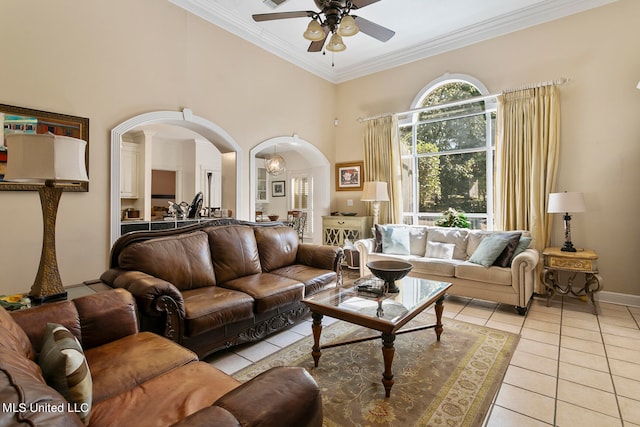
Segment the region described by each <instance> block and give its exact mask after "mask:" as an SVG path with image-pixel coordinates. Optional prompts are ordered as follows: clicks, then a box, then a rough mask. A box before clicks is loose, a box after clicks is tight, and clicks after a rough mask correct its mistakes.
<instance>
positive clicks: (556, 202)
mask: <svg viewBox="0 0 640 427" xmlns="http://www.w3.org/2000/svg"><path fill="white" fill-rule="evenodd" d="M586 210H587V209H586V206H585V204H584V195H583V194H582V193H579V192H566V191H565V192H564V193H551V194H549V205H548V207H547V212H549V213H570V212H571V213H572V212H584V211H586Z"/></svg>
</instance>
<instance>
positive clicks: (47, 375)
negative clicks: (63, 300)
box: [38, 323, 93, 425]
mask: <svg viewBox="0 0 640 427" xmlns="http://www.w3.org/2000/svg"><path fill="white" fill-rule="evenodd" d="M38 365H40V369H41V370H42V376H43V377H44V379H45V381H46V382H47V384H48V385H49V386H50V387H53V388H54V389H56V390H57V391H58V392H59V393H60V394H61V395H63V396H64V398H65V399H67V401H68V402H69V403H70V408H71V409H73V411H74V412H75V413H76V415H78V417H80V419H81V420H82V422H84V423H85V425H86V424H89V416H90V412H91V399H92V393H93V392H92V387H93V383H92V381H91V373H90V372H89V365H88V364H87V360H86V359H85V357H84V352H83V351H82V347H81V346H80V343H79V342H78V340H77V338H76V337H75V336H74V335H73V334H72V333H71V332H70V331H69V330H68V329H67V328H65V327H64V326H62V325H58V324H56V323H47V326H46V329H45V333H44V338H43V342H42V350H41V351H40V356H39V357H38Z"/></svg>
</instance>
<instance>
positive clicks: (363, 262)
mask: <svg viewBox="0 0 640 427" xmlns="http://www.w3.org/2000/svg"><path fill="white" fill-rule="evenodd" d="M353 246H354V247H355V248H356V250H357V251H358V252H359V254H360V277H363V276H366V275H367V274H369V272H368V271H367V262H368V261H369V254H370V253H373V251H374V250H375V247H376V240H375V239H374V238H373V237H371V238H368V239H360V240H356V241H355V243H354V244H353Z"/></svg>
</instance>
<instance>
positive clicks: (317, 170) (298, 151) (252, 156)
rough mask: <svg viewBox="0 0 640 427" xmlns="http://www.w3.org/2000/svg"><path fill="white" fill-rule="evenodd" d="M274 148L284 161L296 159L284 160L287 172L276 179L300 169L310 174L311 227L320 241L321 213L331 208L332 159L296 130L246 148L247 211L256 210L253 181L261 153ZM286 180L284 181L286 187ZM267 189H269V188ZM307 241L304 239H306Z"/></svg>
mask: <svg viewBox="0 0 640 427" xmlns="http://www.w3.org/2000/svg"><path fill="white" fill-rule="evenodd" d="M274 150H277V152H278V154H280V155H281V156H283V157H284V158H285V161H286V160H287V159H288V158H289V159H295V160H296V161H287V172H286V174H285V175H283V176H281V177H278V179H282V180H287V181H288V182H290V181H291V180H290V179H289V177H290V176H291V174H296V173H299V172H300V171H301V170H305V171H306V172H307V173H309V174H310V175H311V176H313V181H314V191H313V199H312V203H313V213H312V220H311V224H312V230H311V234H312V236H313V243H321V242H322V216H324V215H329V212H330V208H331V207H330V202H331V194H330V188H331V187H330V184H331V182H330V180H331V173H330V165H331V163H330V162H329V160H328V159H327V158H326V157H325V155H324V154H323V153H322V152H321V151H320V150H319V149H318V148H317V147H316V146H315V145H313V144H311V143H310V142H308V141H306V140H304V139H302V138H300V137H299V136H298V135H297V134H294V135H293V136H278V137H274V138H270V139H267V140H265V141H263V142H261V143H260V144H258V145H256V146H255V147H253V148H252V149H251V150H250V151H249V170H250V184H249V189H250V190H249V193H250V196H249V197H250V203H249V206H250V213H251V214H252V215H253V213H254V212H255V210H256V181H257V179H256V178H257V176H256V173H257V168H258V166H259V165H260V162H261V161H262V160H261V159H260V158H258V157H260V156H263V155H266V154H270V153H272V152H273V151H274ZM301 159H303V160H304V162H305V164H304V165H300V164H299V163H300V160H301ZM288 186H289V184H287V187H288ZM269 191H271V190H270V189H269ZM289 194H290V190H287V200H288V201H289V200H290V196H289ZM305 242H307V240H305Z"/></svg>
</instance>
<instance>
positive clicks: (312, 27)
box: [302, 19, 326, 42]
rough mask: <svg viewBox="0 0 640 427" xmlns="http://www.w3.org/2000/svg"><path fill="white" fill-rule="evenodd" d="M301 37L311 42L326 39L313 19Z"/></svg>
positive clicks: (320, 27) (318, 24)
mask: <svg viewBox="0 0 640 427" xmlns="http://www.w3.org/2000/svg"><path fill="white" fill-rule="evenodd" d="M302 36H303V37H304V38H305V39H307V40H311V41H313V42H317V41H320V40H323V39H324V38H325V37H326V35H325V33H324V30H323V29H322V25H320V23H319V22H318V21H316V20H315V19H312V20H311V22H309V25H308V26H307V30H306V31H305V32H304V33H303V34H302Z"/></svg>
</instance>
